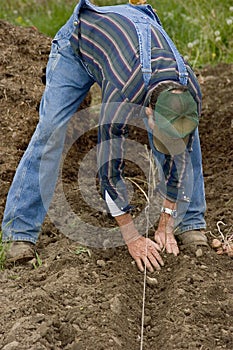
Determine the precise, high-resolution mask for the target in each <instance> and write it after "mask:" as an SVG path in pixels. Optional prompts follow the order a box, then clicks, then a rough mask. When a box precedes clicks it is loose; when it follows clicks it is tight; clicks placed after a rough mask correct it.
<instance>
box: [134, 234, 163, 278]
mask: <svg viewBox="0 0 233 350" xmlns="http://www.w3.org/2000/svg"><path fill="white" fill-rule="evenodd" d="M128 249H129V252H130V254H131V256H132V257H133V258H134V260H135V262H136V264H137V266H138V269H139V270H140V271H141V272H143V271H144V268H145V267H146V269H147V270H148V271H150V272H153V271H154V268H155V269H156V270H157V271H158V270H160V269H161V266H163V265H164V262H163V259H162V257H161V256H160V254H159V252H158V251H159V250H160V247H159V245H158V244H156V243H155V242H153V241H152V240H151V239H149V238H144V237H140V238H139V239H138V240H137V241H133V242H131V243H130V244H128Z"/></svg>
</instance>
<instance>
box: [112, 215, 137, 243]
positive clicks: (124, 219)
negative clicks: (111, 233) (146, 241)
mask: <svg viewBox="0 0 233 350" xmlns="http://www.w3.org/2000/svg"><path fill="white" fill-rule="evenodd" d="M115 220H116V221H117V223H118V225H119V227H120V230H121V234H122V236H123V239H124V241H125V243H126V244H127V245H128V244H129V243H131V242H133V241H136V240H137V239H138V238H139V237H141V236H140V234H139V233H138V231H137V229H136V227H135V225H134V223H133V220H132V217H131V215H130V214H123V215H119V216H117V217H115Z"/></svg>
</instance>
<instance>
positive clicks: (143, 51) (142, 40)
mask: <svg viewBox="0 0 233 350" xmlns="http://www.w3.org/2000/svg"><path fill="white" fill-rule="evenodd" d="M82 7H84V8H90V9H92V10H94V11H96V12H99V13H109V12H112V13H118V14H121V15H123V16H125V17H127V18H129V19H130V20H131V21H132V22H133V23H134V26H135V29H136V31H137V35H138V41H139V50H140V63H141V69H142V73H143V79H144V82H145V85H146V86H148V84H149V81H150V77H151V73H152V70H151V29H150V25H152V26H154V27H155V28H156V29H157V30H158V31H159V32H160V33H161V34H162V35H163V37H164V38H165V39H166V41H167V43H168V45H169V47H170V49H171V51H172V53H173V55H174V57H175V60H176V63H177V67H178V71H179V81H180V83H181V84H182V85H187V82H188V72H187V69H186V66H185V63H184V60H183V58H182V56H181V55H180V53H179V51H178V50H177V48H176V46H175V44H174V43H173V41H172V40H171V38H170V37H169V35H168V34H167V33H166V31H165V30H164V29H163V27H162V24H161V21H160V19H159V17H158V16H157V14H155V12H154V11H153V9H152V7H151V6H150V5H139V6H137V5H136V6H135V5H131V4H127V5H116V6H101V7H98V6H95V5H93V4H92V3H91V2H90V1H89V0H80V2H79V3H78V4H77V6H76V8H75V10H74V13H75V14H76V16H77V17H76V18H77V20H78V14H79V11H80V9H81V8H82ZM127 7H128V8H129V9H128V11H127Z"/></svg>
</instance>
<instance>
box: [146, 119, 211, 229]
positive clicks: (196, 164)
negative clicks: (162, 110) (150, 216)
mask: <svg viewBox="0 0 233 350" xmlns="http://www.w3.org/2000/svg"><path fill="white" fill-rule="evenodd" d="M144 122H145V125H146V128H147V131H148V139H149V144H150V147H151V149H152V152H153V156H154V158H155V162H156V164H157V165H158V168H159V172H160V179H162V177H163V174H162V164H163V162H164V155H163V154H162V153H160V152H158V151H157V150H156V148H155V147H154V144H153V134H152V132H151V130H150V129H149V127H148V123H147V119H145V120H144ZM192 148H193V150H192V151H191V152H190V160H191V166H192V171H193V175H192V178H193V181H194V183H193V188H192V194H191V198H190V202H189V203H187V202H185V201H178V206H177V213H178V217H177V220H176V229H175V230H176V234H179V233H182V232H186V231H190V230H197V229H205V228H206V222H205V217H204V215H205V211H206V201H205V189H204V179H203V170H202V156H201V147H200V139H199V134H198V129H197V130H196V131H195V135H194V141H193V147H192ZM186 186H187V188H188V189H189V183H188V176H187V183H186V184H185V186H184V187H186ZM187 192H188V193H189V192H190V191H189V190H187Z"/></svg>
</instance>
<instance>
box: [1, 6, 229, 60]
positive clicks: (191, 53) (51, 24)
mask: <svg viewBox="0 0 233 350" xmlns="http://www.w3.org/2000/svg"><path fill="white" fill-rule="evenodd" d="M92 2H93V3H95V4H96V5H100V6H102V5H113V4H121V3H124V2H123V1H119V0H116V1H113V0H92ZM148 2H149V3H150V4H151V5H152V6H153V8H156V10H157V13H158V15H159V17H160V19H161V20H162V23H163V25H164V27H165V28H166V30H167V32H168V33H169V35H170V36H171V38H172V39H173V40H174V41H175V43H176V45H177V47H178V48H179V50H180V52H181V53H182V54H183V55H184V56H185V58H186V59H188V60H189V61H190V62H191V64H192V65H193V66H194V67H201V66H203V65H206V64H216V63H218V62H226V63H230V62H233V36H232V30H233V4H232V0H225V1H224V2H222V1H219V0H194V1H192V2H189V1H183V0H176V1H175V0H163V1H156V0H151V1H150V0H148ZM76 3H77V1H75V0H8V1H2V2H1V4H0V18H2V19H5V20H7V21H8V22H11V23H14V24H17V25H23V26H34V27H36V28H38V30H39V31H40V32H42V33H44V34H46V35H49V36H51V37H52V36H53V35H54V34H55V33H56V31H57V30H58V29H59V28H60V26H61V25H62V24H63V23H65V21H66V20H67V19H68V18H69V16H70V15H71V13H72V11H73V8H74V6H75V5H76Z"/></svg>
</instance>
